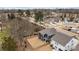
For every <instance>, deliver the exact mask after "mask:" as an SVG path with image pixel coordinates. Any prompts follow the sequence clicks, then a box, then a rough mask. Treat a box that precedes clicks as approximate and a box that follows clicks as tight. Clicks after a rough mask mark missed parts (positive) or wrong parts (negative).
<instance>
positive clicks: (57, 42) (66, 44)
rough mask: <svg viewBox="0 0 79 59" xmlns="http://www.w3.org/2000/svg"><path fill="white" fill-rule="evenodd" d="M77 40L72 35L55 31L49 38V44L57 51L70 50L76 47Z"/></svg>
mask: <svg viewBox="0 0 79 59" xmlns="http://www.w3.org/2000/svg"><path fill="white" fill-rule="evenodd" d="M78 43H79V42H78V40H77V39H76V38H75V37H74V36H70V35H67V34H65V33H62V32H57V33H56V35H55V36H54V37H52V38H51V45H52V47H53V48H55V50H57V51H70V50H72V49H74V48H75V47H76V45H77V44H78Z"/></svg>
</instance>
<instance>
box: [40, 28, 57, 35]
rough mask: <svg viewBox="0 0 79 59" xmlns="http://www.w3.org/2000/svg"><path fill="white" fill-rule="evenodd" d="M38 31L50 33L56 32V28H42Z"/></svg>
mask: <svg viewBox="0 0 79 59" xmlns="http://www.w3.org/2000/svg"><path fill="white" fill-rule="evenodd" d="M39 33H41V34H48V35H52V34H55V33H56V29H54V28H47V29H43V30H41V31H39Z"/></svg>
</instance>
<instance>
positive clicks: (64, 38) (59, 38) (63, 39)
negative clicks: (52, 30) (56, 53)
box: [51, 32, 73, 46]
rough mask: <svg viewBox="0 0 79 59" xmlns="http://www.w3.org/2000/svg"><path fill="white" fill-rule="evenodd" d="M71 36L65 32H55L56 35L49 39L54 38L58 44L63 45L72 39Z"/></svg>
mask: <svg viewBox="0 0 79 59" xmlns="http://www.w3.org/2000/svg"><path fill="white" fill-rule="evenodd" d="M72 37H73V36H69V35H67V34H65V33H62V32H57V33H56V35H55V36H54V37H52V38H51V40H54V41H56V42H58V43H59V44H61V45H62V46H65V45H66V44H67V43H68V42H69V41H70V40H71V39H72Z"/></svg>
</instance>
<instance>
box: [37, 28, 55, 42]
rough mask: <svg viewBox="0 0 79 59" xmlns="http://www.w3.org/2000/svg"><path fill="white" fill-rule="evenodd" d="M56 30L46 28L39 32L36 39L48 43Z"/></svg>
mask: <svg viewBox="0 0 79 59" xmlns="http://www.w3.org/2000/svg"><path fill="white" fill-rule="evenodd" d="M55 33H56V29H54V28H47V29H43V30H41V31H39V34H38V37H39V39H41V40H43V41H50V39H51V38H52V37H53V36H54V35H55Z"/></svg>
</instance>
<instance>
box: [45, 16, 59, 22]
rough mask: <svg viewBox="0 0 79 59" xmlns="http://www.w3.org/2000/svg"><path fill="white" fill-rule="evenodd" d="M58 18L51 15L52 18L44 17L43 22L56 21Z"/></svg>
mask: <svg viewBox="0 0 79 59" xmlns="http://www.w3.org/2000/svg"><path fill="white" fill-rule="evenodd" d="M59 20H60V18H58V17H52V18H45V19H44V22H46V23H58V22H59Z"/></svg>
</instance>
